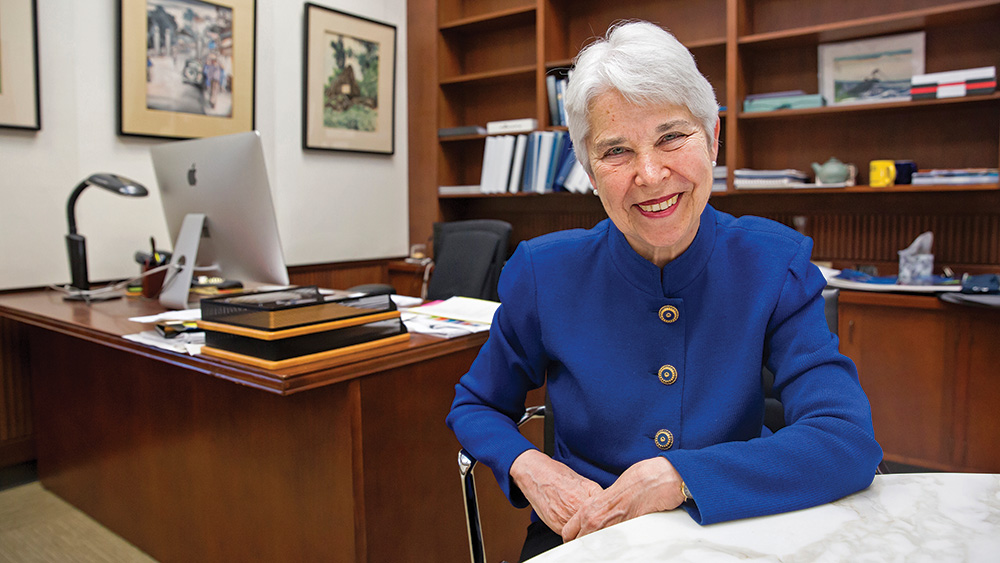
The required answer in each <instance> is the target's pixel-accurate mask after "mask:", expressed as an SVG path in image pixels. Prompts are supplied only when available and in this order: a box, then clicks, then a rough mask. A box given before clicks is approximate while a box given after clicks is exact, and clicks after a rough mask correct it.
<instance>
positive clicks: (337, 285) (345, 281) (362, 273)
mask: <svg viewBox="0 0 1000 563" xmlns="http://www.w3.org/2000/svg"><path fill="white" fill-rule="evenodd" d="M394 259H395V258H388V259H384V260H366V261H359V262H337V263H331V264H315V265H309V266H290V267H289V268H288V277H289V279H290V281H291V282H292V283H293V284H295V285H318V286H319V287H324V288H329V289H347V288H349V287H353V286H355V285H361V284H365V283H389V268H388V264H389V262H390V261H391V260H394Z"/></svg>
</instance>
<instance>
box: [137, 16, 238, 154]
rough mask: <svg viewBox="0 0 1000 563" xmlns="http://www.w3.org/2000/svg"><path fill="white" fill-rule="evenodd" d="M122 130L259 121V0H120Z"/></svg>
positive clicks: (225, 130) (163, 130)
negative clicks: (256, 103) (256, 84)
mask: <svg viewBox="0 0 1000 563" xmlns="http://www.w3.org/2000/svg"><path fill="white" fill-rule="evenodd" d="M118 8H119V22H120V26H121V28H120V29H119V42H118V48H119V64H120V67H119V76H118V79H119V84H118V108H119V116H118V132H119V133H120V134H122V135H138V136H143V137H169V138H178V139H189V138H195V137H213V136H216V135H227V134H231V133H240V132H244V131H251V130H253V128H254V95H255V92H254V79H255V76H254V73H255V66H256V65H255V62H256V61H255V56H256V55H255V50H254V45H255V32H256V24H257V21H256V18H257V7H256V3H255V0H211V1H207V0H119V4H118Z"/></svg>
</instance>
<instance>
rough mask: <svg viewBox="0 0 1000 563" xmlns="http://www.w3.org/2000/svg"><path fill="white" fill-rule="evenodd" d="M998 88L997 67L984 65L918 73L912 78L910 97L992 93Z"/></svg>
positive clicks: (956, 96)
mask: <svg viewBox="0 0 1000 563" xmlns="http://www.w3.org/2000/svg"><path fill="white" fill-rule="evenodd" d="M996 88H997V68H996V67H995V66H984V67H979V68H968V69H963V70H950V71H947V72H934V73H930V74H918V75H916V76H914V77H913V78H911V79H910V98H911V99H913V100H932V99H940V98H961V97H964V96H982V95H987V94H992V93H993V92H994V91H995V90H996Z"/></svg>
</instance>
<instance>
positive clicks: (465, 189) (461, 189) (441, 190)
mask: <svg viewBox="0 0 1000 563" xmlns="http://www.w3.org/2000/svg"><path fill="white" fill-rule="evenodd" d="M482 191H483V188H482V186H480V185H479V184H469V185H465V186H438V195H469V194H478V193H482Z"/></svg>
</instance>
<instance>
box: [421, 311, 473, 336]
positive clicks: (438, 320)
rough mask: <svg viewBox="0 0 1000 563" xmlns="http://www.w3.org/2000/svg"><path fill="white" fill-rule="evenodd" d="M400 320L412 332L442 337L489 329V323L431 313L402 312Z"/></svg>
mask: <svg viewBox="0 0 1000 563" xmlns="http://www.w3.org/2000/svg"><path fill="white" fill-rule="evenodd" d="M402 320H403V324H404V325H406V330H408V331H410V332H412V333H418V334H429V335H431V336H440V337H442V338H454V337H456V336H464V335H466V334H472V333H476V332H485V331H487V330H489V329H490V325H488V324H486V323H471V322H469V321H460V320H457V319H446V318H444V317H435V316H433V315H418V314H417V313H411V312H409V311H404V312H403V313H402Z"/></svg>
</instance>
